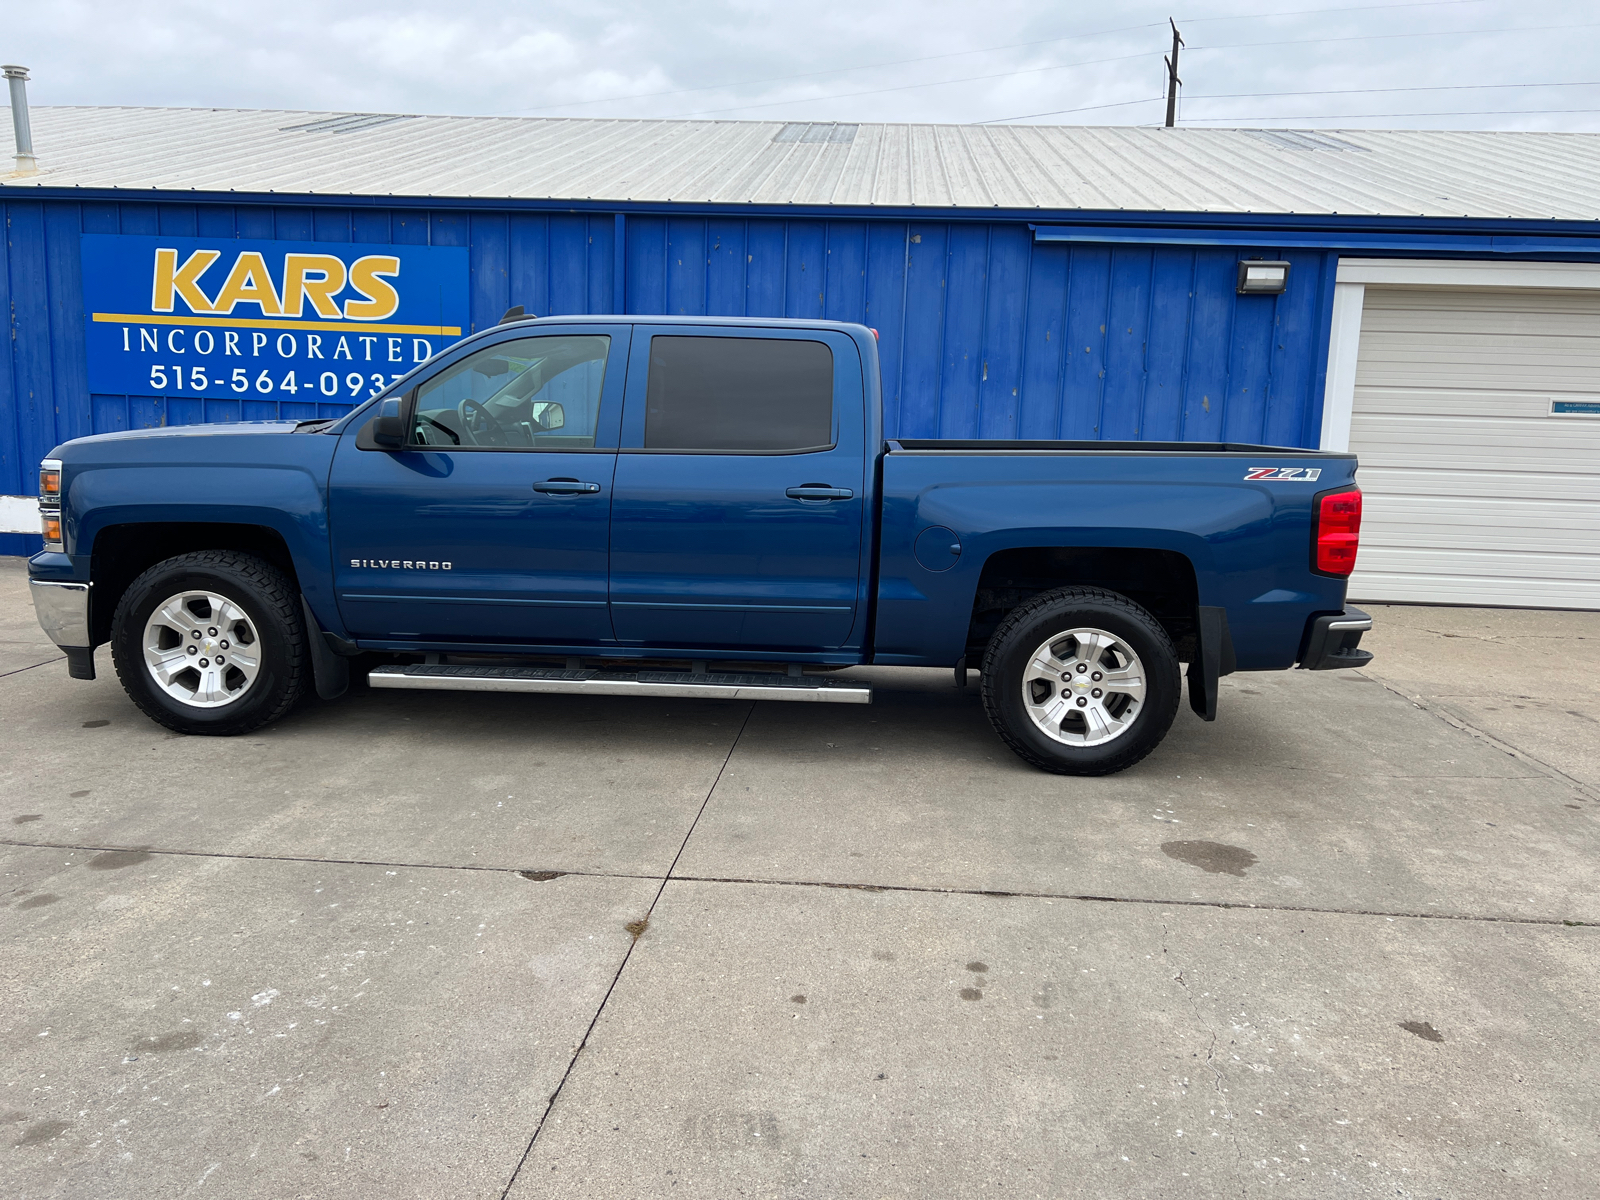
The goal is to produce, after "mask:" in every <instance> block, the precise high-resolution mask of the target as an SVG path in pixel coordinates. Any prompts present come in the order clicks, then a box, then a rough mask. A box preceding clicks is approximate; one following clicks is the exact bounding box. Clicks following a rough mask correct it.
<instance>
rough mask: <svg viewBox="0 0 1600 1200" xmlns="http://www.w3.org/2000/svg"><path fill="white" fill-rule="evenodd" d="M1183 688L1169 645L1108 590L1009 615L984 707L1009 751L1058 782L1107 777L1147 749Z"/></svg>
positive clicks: (1033, 602)
mask: <svg viewBox="0 0 1600 1200" xmlns="http://www.w3.org/2000/svg"><path fill="white" fill-rule="evenodd" d="M1181 688H1182V684H1181V682H1180V678H1179V673H1178V658H1177V654H1176V653H1175V652H1174V651H1173V648H1172V639H1171V638H1169V637H1168V636H1167V632H1166V630H1165V629H1163V628H1162V627H1161V624H1160V623H1159V622H1158V621H1157V620H1156V619H1155V618H1154V617H1152V616H1151V615H1150V614H1149V613H1148V612H1146V611H1145V610H1144V609H1143V608H1141V607H1140V606H1139V605H1137V604H1135V603H1134V602H1133V601H1132V600H1129V599H1128V598H1127V597H1126V596H1119V595H1117V594H1116V593H1115V592H1103V591H1100V590H1098V589H1096V588H1061V589H1059V590H1056V591H1052V592H1044V593H1042V594H1040V595H1037V596H1034V597H1033V598H1032V599H1030V600H1028V601H1027V602H1026V603H1024V604H1020V605H1018V606H1017V607H1016V608H1014V609H1013V610H1012V611H1011V612H1010V613H1009V614H1008V615H1007V617H1006V619H1005V620H1004V621H1002V622H1001V624H1000V627H999V628H998V629H997V630H995V633H994V637H993V638H991V639H990V641H989V647H988V650H987V651H986V652H985V654H984V657H983V704H984V708H985V709H986V710H987V711H988V713H989V720H990V721H991V722H992V723H993V725H994V727H995V730H996V732H998V733H999V734H1000V736H1001V738H1003V739H1004V740H1005V742H1006V744H1007V745H1008V746H1010V747H1011V748H1012V749H1013V750H1014V751H1016V752H1017V754H1018V755H1020V756H1021V757H1022V758H1024V759H1026V760H1027V761H1028V762H1030V763H1032V764H1033V765H1034V766H1036V767H1039V768H1041V769H1042V770H1046V771H1052V772H1054V773H1056V774H1058V775H1110V774H1112V773H1113V772H1115V771H1121V770H1123V769H1125V768H1127V767H1131V766H1132V765H1133V764H1134V763H1136V762H1138V761H1139V760H1140V759H1142V758H1143V757H1144V756H1145V755H1147V754H1149V753H1150V751H1152V750H1154V749H1155V748H1156V746H1158V745H1159V744H1160V742H1161V739H1162V738H1164V737H1165V736H1166V735H1167V730H1168V729H1170V728H1171V727H1172V719H1173V717H1174V716H1176V715H1177V712H1178V697H1179V694H1180V692H1181Z"/></svg>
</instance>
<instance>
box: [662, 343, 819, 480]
mask: <svg viewBox="0 0 1600 1200" xmlns="http://www.w3.org/2000/svg"><path fill="white" fill-rule="evenodd" d="M833 387H834V364H833V351H832V350H831V349H830V348H829V347H828V346H827V344H826V343H823V342H814V341H803V340H798V339H792V338H747V337H739V338H731V337H696V336H676V335H669V334H657V335H656V336H655V337H653V338H651V339H650V372H649V376H648V381H647V384H646V388H645V420H644V448H645V449H646V450H658V451H677V452H679V453H692V452H694V451H715V452H724V453H726V452H730V451H732V452H738V451H745V452H753V453H763V452H764V453H791V454H793V453H803V452H806V451H815V450H828V449H831V448H832V446H833V442H834V434H833Z"/></svg>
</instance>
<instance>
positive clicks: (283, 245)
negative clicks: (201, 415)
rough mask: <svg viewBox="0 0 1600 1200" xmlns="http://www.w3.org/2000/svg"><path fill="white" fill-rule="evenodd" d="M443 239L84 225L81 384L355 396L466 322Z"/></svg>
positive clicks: (457, 263)
mask: <svg viewBox="0 0 1600 1200" xmlns="http://www.w3.org/2000/svg"><path fill="white" fill-rule="evenodd" d="M467 279H468V267H467V252H466V250H464V249H462V248H459V247H454V246H393V245H373V244H370V243H369V244H366V245H351V244H344V243H336V242H279V241H242V240H233V239H228V238H214V239H208V238H174V237H135V236H126V237H125V236H121V235H116V234H84V235H83V300H84V317H85V323H86V325H87V337H88V351H89V390H90V391H92V392H100V393H111V394H116V395H147V396H179V395H183V396H206V397H210V398H213V399H219V400H220V399H233V400H246V399H249V400H283V401H287V400H303V401H320V402H323V403H344V404H354V403H356V402H358V401H360V400H364V399H366V398H367V397H368V396H371V395H372V394H374V393H375V392H376V391H377V390H378V389H379V388H382V387H385V386H387V385H388V384H389V383H391V382H392V381H394V380H395V379H398V378H399V377H400V376H401V375H404V374H405V373H406V372H407V371H409V370H411V368H412V367H414V366H416V364H418V363H419V362H423V361H425V360H426V359H427V358H429V357H430V356H432V355H434V354H437V353H438V352H439V351H440V350H442V349H443V348H444V347H445V346H447V345H449V344H450V343H451V342H453V341H455V340H456V339H457V338H459V337H461V335H462V334H463V333H465V332H466V331H467V329H468V325H469V318H468V307H467Z"/></svg>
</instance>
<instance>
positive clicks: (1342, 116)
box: [1185, 108, 1600, 124]
mask: <svg viewBox="0 0 1600 1200" xmlns="http://www.w3.org/2000/svg"><path fill="white" fill-rule="evenodd" d="M1596 112H1600V108H1485V109H1476V110H1473V111H1469V112H1403V113H1297V114H1295V115H1294V116H1292V117H1254V116H1241V115H1235V116H1231V117H1186V118H1185V120H1186V121H1188V122H1189V123H1190V124H1196V123H1201V122H1215V121H1340V120H1349V121H1366V120H1387V119H1389V118H1391V117H1518V116H1523V115H1527V116H1538V115H1540V114H1544V113H1596Z"/></svg>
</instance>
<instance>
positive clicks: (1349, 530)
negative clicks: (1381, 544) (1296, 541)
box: [1311, 488, 1361, 576]
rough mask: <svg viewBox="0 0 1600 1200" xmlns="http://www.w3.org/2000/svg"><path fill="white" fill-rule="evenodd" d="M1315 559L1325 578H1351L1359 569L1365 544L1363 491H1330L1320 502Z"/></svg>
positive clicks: (1317, 517)
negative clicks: (1359, 554)
mask: <svg viewBox="0 0 1600 1200" xmlns="http://www.w3.org/2000/svg"><path fill="white" fill-rule="evenodd" d="M1316 505H1317V511H1316V525H1315V528H1314V529H1313V530H1312V535H1311V536H1312V542H1311V547H1312V551H1311V560H1312V564H1313V566H1314V567H1315V568H1316V570H1317V571H1319V572H1321V573H1322V574H1324V575H1339V576H1347V575H1349V574H1350V572H1351V571H1353V570H1355V569H1356V550H1357V549H1359V547H1360V543H1361V492H1360V491H1359V490H1358V489H1356V488H1351V489H1350V490H1349V491H1348V492H1329V493H1327V494H1326V495H1323V496H1318V497H1317V499H1316Z"/></svg>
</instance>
